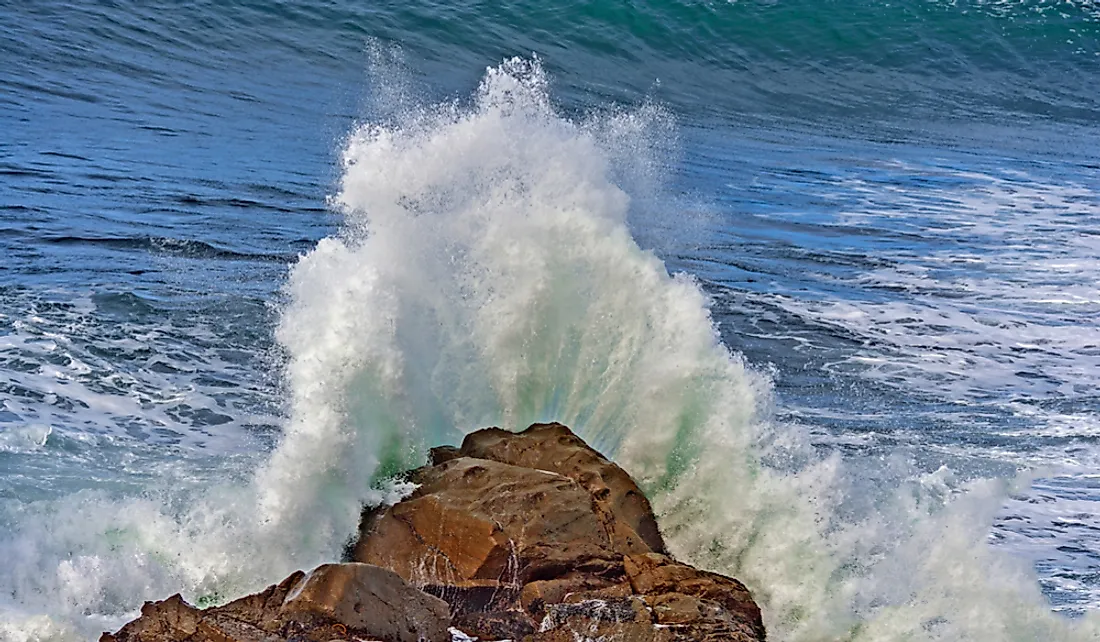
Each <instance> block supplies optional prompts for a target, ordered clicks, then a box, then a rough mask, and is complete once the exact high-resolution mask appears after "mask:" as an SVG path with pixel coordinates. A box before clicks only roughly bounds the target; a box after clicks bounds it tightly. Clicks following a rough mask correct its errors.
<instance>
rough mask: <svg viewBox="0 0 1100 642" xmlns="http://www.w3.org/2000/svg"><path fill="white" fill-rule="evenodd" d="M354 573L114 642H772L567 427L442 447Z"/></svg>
mask: <svg viewBox="0 0 1100 642" xmlns="http://www.w3.org/2000/svg"><path fill="white" fill-rule="evenodd" d="M431 459H432V462H431V464H430V465H428V466H425V467H423V468H419V469H417V470H414V471H411V472H410V473H409V476H410V479H411V480H412V481H414V482H416V483H417V484H418V488H417V490H416V491H415V492H414V493H413V494H412V495H410V496H409V497H407V498H406V499H404V500H403V501H401V502H399V503H397V504H394V505H393V506H388V507H382V508H379V509H374V510H368V511H366V512H365V513H364V515H363V520H362V524H361V527H360V533H359V537H358V539H357V541H356V542H354V545H353V546H352V547H350V549H349V550H350V557H351V559H350V560H349V561H348V563H344V564H326V565H323V566H321V567H318V568H317V569H315V570H313V571H312V572H310V573H309V574H305V573H301V572H298V573H295V574H293V575H291V576H290V577H288V578H287V579H285V580H283V581H282V582H281V583H279V584H277V585H275V586H272V587H269V588H268V589H267V590H266V591H264V592H262V593H259V594H256V595H252V596H249V597H245V598H242V599H240V600H237V601H235V602H231V603H229V604H226V605H225V606H221V607H217V608H212V609H208V610H198V609H195V608H194V607H192V606H190V605H188V604H187V603H186V602H184V601H183V600H182V598H180V596H179V595H175V596H172V597H170V598H168V599H167V600H164V601H163V602H155V603H147V604H146V605H145V607H143V608H142V614H141V617H139V618H138V619H137V620H135V621H134V622H131V623H130V624H127V625H126V626H125V627H123V628H122V629H121V630H120V631H119V632H118V633H116V634H113V635H111V634H104V636H103V638H102V639H101V642H207V641H211V642H254V641H255V642H275V641H280V640H287V641H290V640H293V641H295V642H310V641H317V642H327V641H329V640H339V639H358V640H381V641H384V642H420V641H425V642H436V641H442V640H452V639H455V640H457V639H467V638H466V637H465V636H468V637H469V638H480V639H481V640H514V641H516V642H558V641H561V642H576V641H578V640H596V639H615V640H623V641H624V642H649V641H652V642H678V641H684V642H686V641H689V640H732V641H737V642H759V641H762V640H764V637H765V634H764V626H763V623H762V621H761V618H760V609H759V608H758V607H757V605H756V603H755V602H754V601H753V599H752V596H751V595H750V594H749V592H748V590H747V589H746V588H745V586H744V585H742V584H741V583H740V582H738V581H737V580H734V579H731V578H728V577H725V576H722V575H718V574H716V573H709V572H706V571H701V570H698V569H696V568H694V567H691V566H688V565H686V564H682V563H679V562H676V561H675V560H673V559H672V558H671V557H669V556H668V554H667V551H666V549H665V544H664V540H663V539H662V538H661V533H660V530H659V529H658V527H657V521H656V519H655V517H654V516H653V511H652V509H651V507H650V504H649V501H648V500H647V499H646V498H645V496H644V495H643V494H642V492H641V490H640V489H639V488H638V487H637V485H636V484H635V483H634V481H633V480H631V479H630V476H629V475H627V474H626V472H625V471H623V469H621V468H619V467H618V466H616V465H615V464H614V463H612V462H610V461H608V460H607V459H606V458H604V457H603V456H602V455H600V454H599V453H598V452H596V451H595V450H593V449H592V448H590V447H589V446H588V445H587V444H585V443H584V441H582V440H581V439H580V438H579V437H577V436H576V435H574V434H573V433H572V432H571V431H570V430H569V429H568V428H566V427H565V426H563V425H561V424H535V425H533V426H531V427H530V428H528V429H527V430H525V431H523V432H522V433H510V432H507V431H503V430H500V429H497V428H489V429H486V430H481V431H478V432H475V433H472V434H470V435H468V436H467V437H466V439H465V440H464V442H463V444H462V446H461V448H454V447H439V448H434V449H432V452H431Z"/></svg>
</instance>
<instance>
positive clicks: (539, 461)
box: [459, 423, 666, 555]
mask: <svg viewBox="0 0 1100 642" xmlns="http://www.w3.org/2000/svg"><path fill="white" fill-rule="evenodd" d="M459 453H460V454H461V455H462V456H465V457H477V458H479V459H491V460H493V461H499V462H501V463H505V464H511V465H513V466H522V467H524V468H534V469H537V470H547V471H550V472H554V473H557V474H559V475H564V476H565V477H568V478H570V479H572V480H574V481H576V482H577V483H579V484H580V485H581V486H583V487H584V488H585V489H586V490H587V491H588V492H589V494H591V495H592V498H593V500H594V502H595V508H596V513H597V515H599V517H600V519H601V521H602V522H603V523H604V525H605V527H606V528H607V531H608V533H609V534H610V536H611V539H612V547H613V548H614V549H615V550H616V551H618V552H620V553H623V554H624V555H631V554H636V553H647V552H650V551H652V552H655V553H664V552H666V551H665V542H664V539H663V538H662V537H661V531H660V529H658V527H657V519H656V518H655V517H654V516H653V509H652V507H651V506H650V505H649V500H648V499H646V496H645V495H644V494H643V493H642V491H641V489H639V488H638V485H637V484H635V483H634V480H633V479H631V478H630V475H628V474H626V471H625V470H623V469H622V468H619V467H618V466H617V465H615V464H614V463H612V462H610V461H608V459H607V458H605V457H604V456H603V455H601V454H600V453H599V452H597V451H596V450H594V449H593V448H591V447H590V446H589V445H588V444H586V443H584V440H583V439H581V438H580V437H578V436H576V435H575V434H573V432H572V431H571V430H569V428H567V427H565V426H563V425H562V424H558V423H550V424H533V425H532V426H531V427H529V428H528V429H527V430H524V431H523V432H521V433H513V432H508V431H506V430H501V429H499V428H487V429H485V430H479V431H477V432H474V433H470V434H469V435H467V436H466V438H465V439H464V440H463V442H462V448H460V449H459Z"/></svg>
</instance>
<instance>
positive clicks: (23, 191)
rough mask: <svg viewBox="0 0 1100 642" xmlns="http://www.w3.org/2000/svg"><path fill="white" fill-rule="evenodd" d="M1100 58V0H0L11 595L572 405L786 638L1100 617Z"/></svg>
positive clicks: (353, 508) (178, 575)
mask: <svg viewBox="0 0 1100 642" xmlns="http://www.w3.org/2000/svg"><path fill="white" fill-rule="evenodd" d="M1098 85H1100V10H1098V9H1097V7H1096V5H1095V4H1094V3H1090V2H1074V1H1070V0H1018V1H1013V0H1003V1H1000V2H983V1H979V0H968V1H956V2H941V1H937V0H903V1H901V2H889V3H887V2H879V1H877V0H856V1H853V2H844V3H841V2H831V1H826V0H818V1H816V2H811V1H808V0H791V1H789V2H788V1H785V0H779V1H774V2H770V1H745V0H739V1H737V2H728V3H727V2H681V1H670V0H665V1H663V2H636V3H611V2H600V1H597V2H569V3H560V4H555V5H545V4H536V3H525V2H508V3H498V4H495V5H485V4H484V3H473V2H458V3H414V4H411V5H410V4H399V3H376V4H373V5H367V4H362V3H352V2H346V1H344V0H336V1H332V2H322V1H320V0H316V1H315V0H308V1H305V2H297V3H289V2H270V1H261V0H250V1H248V2H231V3H214V2H193V3H186V4H182V5H180V4H178V3H157V2H146V3H136V2H94V3H92V2H89V3H65V2H51V1H43V2H33V3H24V4H15V3H0V212H2V219H0V253H2V254H0V255H2V256H3V260H2V261H0V558H2V559H4V560H7V561H6V562H5V564H4V565H0V589H2V590H0V640H4V641H6V640H12V641H16V640H18V641H23V640H54V639H59V640H74V639H75V640H80V639H92V638H94V637H95V636H96V635H98V633H99V632H100V631H103V630H108V629H113V628H117V626H119V625H120V624H121V623H122V622H124V621H126V620H127V619H129V618H131V617H133V616H134V614H135V612H136V609H138V608H139V607H140V605H141V603H142V601H143V600H147V599H158V598H162V597H164V596H166V595H169V594H171V593H173V592H177V591H182V592H183V593H184V595H185V596H186V597H187V598H188V599H191V600H195V601H198V602H199V603H202V604H211V603H216V602H219V601H224V600H226V599H231V598H233V597H235V596H237V595H240V594H244V593H245V592H247V591H250V590H255V589H256V588H259V587H262V586H264V585H266V584H269V583H271V582H273V581H277V580H279V579H281V578H282V577H284V576H285V575H286V574H287V573H289V572H290V570H293V569H296V568H304V567H308V566H310V565H312V564H316V563H318V562H320V561H323V560H327V559H332V558H333V557H335V556H336V555H337V551H339V548H340V546H341V545H342V543H343V541H344V539H346V537H347V536H348V535H349V534H350V533H351V529H352V528H354V524H355V516H356V514H357V512H358V508H359V506H360V505H361V503H362V502H364V501H376V500H378V499H379V498H380V497H381V496H382V495H383V494H384V493H385V490H386V488H385V482H384V478H385V476H386V474H387V472H390V471H393V470H396V469H400V468H401V467H403V466H406V465H411V464H414V463H415V462H416V461H418V460H419V459H420V458H422V456H423V449H424V447H426V446H431V445H435V444H436V443H440V442H443V441H455V440H457V439H460V438H461V434H462V433H463V432H465V431H469V430H473V429H476V428H478V427H482V426H484V425H490V424H494V425H501V426H504V427H511V428H519V427H523V426H525V425H526V423H528V422H530V421H534V420H538V419H556V420H561V421H565V422H567V423H569V424H570V425H573V426H574V427H575V428H577V429H578V431H579V432H580V433H581V434H582V435H583V436H585V437H586V438H587V439H589V440H590V441H591V442H592V443H594V444H595V445H597V446H598V447H600V448H601V449H603V450H605V451H606V452H608V453H609V454H612V455H613V456H614V457H615V458H616V460H617V461H619V462H620V463H622V464H623V465H624V466H625V467H626V468H627V469H628V470H629V471H630V472H631V473H632V474H633V475H635V476H636V477H638V478H639V479H640V480H641V481H642V483H643V485H644V486H645V487H646V490H647V491H648V492H649V493H650V494H651V496H653V497H654V498H655V499H654V502H655V506H656V507H657V509H658V511H659V513H660V519H661V523H662V524H663V525H664V528H665V529H666V535H667V536H669V539H670V541H671V542H672V546H673V548H674V550H675V552H676V553H677V554H678V555H680V556H683V557H685V558H688V559H690V560H692V561H693V562H696V563H699V564H702V565H705V566H708V567H711V568H715V569H716V570H720V571H723V572H728V573H731V574H734V575H736V576H738V577H740V578H741V579H743V580H744V581H745V582H746V583H747V584H748V585H749V587H750V588H751V589H752V590H753V591H754V594H756V595H757V596H758V599H759V600H760V601H761V604H762V606H763V609H764V614H765V623H766V625H767V626H768V628H769V632H770V635H771V637H772V639H777V640H1038V639H1044V640H1047V639H1054V640H1096V639H1100V621H1098V616H1097V614H1096V611H1097V608H1098V606H1100V518H1098V517H1097V513H1098V510H1097V509H1098V508H1100V443H1098V439H1100V396H1098V395H1097V393H1096V389H1097V383H1098V381H1100V323H1098V322H1097V320H1096V319H1097V318H1100V278H1098V276H1097V275H1098V274H1100V152H1098V151H1097V150H1100V100H1098V94H1097V92H1096V87H1097V86H1098ZM257 550H260V551H263V553H262V554H257V553H256V552H255V551H257Z"/></svg>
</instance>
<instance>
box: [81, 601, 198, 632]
mask: <svg viewBox="0 0 1100 642" xmlns="http://www.w3.org/2000/svg"><path fill="white" fill-rule="evenodd" d="M201 617H202V615H201V611H199V610H198V609H196V608H195V607H193V606H191V605H190V604H188V603H187V602H184V601H183V597H182V596H180V594H179V593H176V594H175V595H173V596H172V597H170V598H168V599H166V600H162V601H160V602H146V603H145V605H144V606H142V607H141V617H139V618H138V619H136V620H134V621H133V622H130V623H129V624H127V625H126V626H124V627H122V629H120V630H119V631H118V633H115V634H114V635H111V634H110V633H104V634H103V635H102V637H100V638H99V640H100V642H160V641H161V640H186V639H188V638H190V637H191V636H193V635H194V634H195V632H196V631H197V630H198V628H199V620H200V619H201Z"/></svg>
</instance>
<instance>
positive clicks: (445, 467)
mask: <svg viewBox="0 0 1100 642" xmlns="http://www.w3.org/2000/svg"><path fill="white" fill-rule="evenodd" d="M414 479H415V480H416V481H417V482H418V483H420V484H421V485H420V487H419V488H418V489H417V490H416V491H415V492H414V493H413V494H412V495H411V496H410V497H408V498H407V499H405V500H404V501H402V502H400V503H398V504H396V505H394V506H391V507H390V508H388V509H386V510H384V511H380V512H375V513H373V514H371V515H370V516H369V517H368V518H367V520H366V522H365V523H364V526H363V530H362V534H361V535H360V540H359V543H358V544H357V545H356V546H355V548H354V551H353V559H355V560H356V561H360V562H366V563H368V564H376V565H379V566H386V567H388V568H391V569H393V570H394V571H396V572H397V573H398V574H399V575H401V576H402V577H403V578H405V579H406V580H408V581H410V582H412V583H414V584H417V585H420V586H424V585H432V584H451V585H456V586H461V585H465V584H468V583H469V582H471V581H484V580H490V581H493V582H497V583H499V584H500V585H501V586H508V585H513V586H517V585H523V584H526V583H527V582H529V581H532V580H536V579H545V578H553V577H557V576H560V575H563V574H565V573H568V572H570V571H573V570H574V569H578V568H583V569H587V570H588V571H589V572H591V573H593V574H596V575H599V574H609V575H613V576H614V575H618V576H621V575H622V562H621V554H619V553H617V552H616V551H615V550H614V549H613V548H612V543H611V539H610V537H609V536H608V533H607V531H606V529H605V528H604V526H603V524H602V523H601V521H600V519H599V518H598V516H597V515H596V513H595V512H594V511H593V508H592V501H591V498H590V495H589V493H588V491H586V490H585V489H584V488H583V487H581V485H580V484H578V483H577V482H575V481H574V480H572V479H569V478H568V477H564V476H562V475H558V474H555V473H551V472H547V471H544V470H536V469H532V468H522V467H519V466H511V465H508V464H503V463H500V462H496V461H489V460H485V459H473V458H470V457H460V458H457V459H451V460H448V461H446V462H444V463H442V464H440V465H438V466H433V467H431V468H425V469H420V470H419V471H417V472H416V474H415V475H414Z"/></svg>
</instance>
